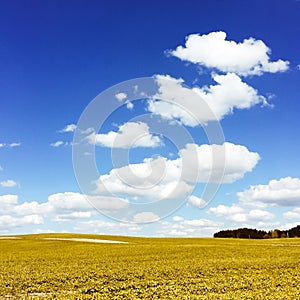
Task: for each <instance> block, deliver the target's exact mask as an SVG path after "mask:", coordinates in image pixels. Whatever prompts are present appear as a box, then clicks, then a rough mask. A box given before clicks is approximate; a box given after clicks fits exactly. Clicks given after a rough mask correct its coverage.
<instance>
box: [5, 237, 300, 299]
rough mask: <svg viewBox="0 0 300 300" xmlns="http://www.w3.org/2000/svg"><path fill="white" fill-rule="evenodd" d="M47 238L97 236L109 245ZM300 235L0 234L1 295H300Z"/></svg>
mask: <svg viewBox="0 0 300 300" xmlns="http://www.w3.org/2000/svg"><path fill="white" fill-rule="evenodd" d="M44 238H92V239H105V240H117V241H123V242H128V243H123V244H105V243H87V242H80V241H65V240H63V241H62V240H49V239H44ZM299 257H300V239H298V238H297V239H296V238H294V239H272V240H239V239H203V238H199V239H197V238H186V239H184V238H173V239H172V238H134V237H117V236H99V235H74V234H47V235H28V236H21V238H20V239H0V295H1V296H0V299H291V300H295V299H300V288H299V286H300V261H299Z"/></svg>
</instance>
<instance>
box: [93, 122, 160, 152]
mask: <svg viewBox="0 0 300 300" xmlns="http://www.w3.org/2000/svg"><path fill="white" fill-rule="evenodd" d="M87 139H88V141H89V143H91V144H96V145H99V146H103V147H110V148H123V149H128V148H136V147H157V146H159V145H161V140H160V138H159V137H158V136H154V135H152V134H151V133H150V132H149V126H148V125H147V124H146V123H143V122H127V123H125V124H123V125H121V126H119V130H118V132H115V131H110V132H108V133H106V134H96V133H95V132H93V133H91V134H90V135H89V136H88V138H87Z"/></svg>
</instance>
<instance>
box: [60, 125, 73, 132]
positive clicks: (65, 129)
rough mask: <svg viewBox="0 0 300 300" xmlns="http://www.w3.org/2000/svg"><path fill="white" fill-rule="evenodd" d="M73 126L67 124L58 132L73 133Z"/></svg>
mask: <svg viewBox="0 0 300 300" xmlns="http://www.w3.org/2000/svg"><path fill="white" fill-rule="evenodd" d="M76 127H77V126H76V125H75V124H68V125H67V126H65V127H64V128H63V129H61V130H59V132H74V131H75V130H76Z"/></svg>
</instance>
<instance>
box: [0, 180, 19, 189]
mask: <svg viewBox="0 0 300 300" xmlns="http://www.w3.org/2000/svg"><path fill="white" fill-rule="evenodd" d="M16 185H17V183H16V182H15V181H14V180H11V179H8V180H5V181H1V182H0V186H2V187H14V186H16Z"/></svg>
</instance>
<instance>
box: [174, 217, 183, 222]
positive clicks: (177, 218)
mask: <svg viewBox="0 0 300 300" xmlns="http://www.w3.org/2000/svg"><path fill="white" fill-rule="evenodd" d="M183 220H184V219H183V217H179V216H175V217H173V221H175V222H180V221H183Z"/></svg>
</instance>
